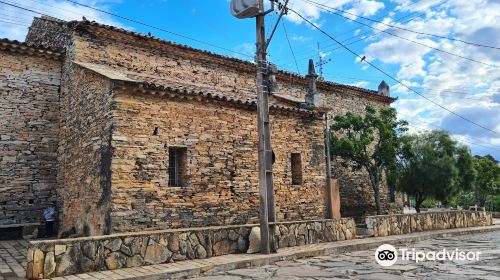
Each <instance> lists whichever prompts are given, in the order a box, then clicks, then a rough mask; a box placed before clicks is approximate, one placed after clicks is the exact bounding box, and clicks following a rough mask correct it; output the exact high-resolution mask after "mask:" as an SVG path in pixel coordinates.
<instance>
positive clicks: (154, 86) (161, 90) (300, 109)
mask: <svg viewBox="0 0 500 280" xmlns="http://www.w3.org/2000/svg"><path fill="white" fill-rule="evenodd" d="M74 63H75V64H76V65H79V66H80V67H82V68H84V69H87V70H90V71H92V72H94V73H97V74H99V75H101V76H104V77H106V78H108V79H110V80H112V81H114V82H115V83H116V85H118V86H120V85H121V86H125V87H127V88H136V89H139V90H140V91H149V92H150V93H153V94H157V95H160V96H166V95H168V96H170V95H178V97H180V98H181V99H183V98H188V99H192V98H195V97H200V98H206V99H211V100H214V101H222V102H226V103H230V104H233V105H238V106H246V107H252V108H255V107H256V106H257V100H256V98H238V97H236V96H230V95H227V94H226V93H221V92H219V91H216V90H214V89H210V88H200V87H199V86H195V85H189V84H185V85H183V84H180V83H178V82H173V81H169V80H166V79H155V80H154V82H151V81H148V80H147V79H144V77H142V79H141V77H139V76H134V77H131V76H130V75H129V74H127V73H124V72H121V71H119V70H117V69H114V68H111V67H108V66H104V65H99V64H94V63H83V62H74ZM172 97H174V96H172ZM288 101H289V102H288V103H283V102H281V101H280V100H279V99H278V98H273V97H272V96H271V98H270V105H269V107H270V109H271V110H281V111H289V112H297V113H303V114H309V115H319V112H318V111H315V110H311V109H307V108H305V107H304V106H303V105H304V104H303V103H302V102H299V101H298V100H295V101H291V100H288Z"/></svg>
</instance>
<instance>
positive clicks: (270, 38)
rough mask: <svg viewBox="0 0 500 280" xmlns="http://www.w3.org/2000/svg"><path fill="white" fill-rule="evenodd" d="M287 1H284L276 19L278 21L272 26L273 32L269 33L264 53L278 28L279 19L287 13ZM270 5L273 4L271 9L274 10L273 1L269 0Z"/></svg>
mask: <svg viewBox="0 0 500 280" xmlns="http://www.w3.org/2000/svg"><path fill="white" fill-rule="evenodd" d="M288 1H289V0H286V1H285V4H284V5H283V7H282V8H281V11H280V15H279V17H278V20H277V21H276V24H275V25H274V28H273V31H272V32H271V36H269V39H267V41H266V45H265V46H264V51H267V47H269V44H270V43H271V40H272V39H273V36H274V33H275V32H276V28H277V27H278V24H279V23H280V20H281V18H282V17H283V15H284V14H286V13H287V5H288ZM271 3H273V8H274V1H273V0H271Z"/></svg>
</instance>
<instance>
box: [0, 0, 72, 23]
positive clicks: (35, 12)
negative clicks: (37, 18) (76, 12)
mask: <svg viewBox="0 0 500 280" xmlns="http://www.w3.org/2000/svg"><path fill="white" fill-rule="evenodd" d="M0 3H2V4H4V5H8V6H11V7H14V8H18V9H22V10H25V11H28V12H31V13H34V14H39V15H43V16H49V17H52V18H57V19H59V20H71V19H70V18H69V17H67V16H62V15H60V14H59V15H58V17H56V16H51V15H49V14H48V13H44V12H40V11H38V10H35V9H32V8H26V7H22V6H19V5H16V4H13V3H10V2H5V1H0Z"/></svg>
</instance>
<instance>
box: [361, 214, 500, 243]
mask: <svg viewBox="0 0 500 280" xmlns="http://www.w3.org/2000/svg"><path fill="white" fill-rule="evenodd" d="M366 224H367V227H368V233H369V234H373V236H375V237H377V236H388V235H398V234H407V233H412V232H420V231H428V230H441V229H450V228H463V227H476V226H488V225H492V224H493V218H492V215H491V213H490V212H475V211H443V212H428V213H420V214H400V215H380V216H369V217H366Z"/></svg>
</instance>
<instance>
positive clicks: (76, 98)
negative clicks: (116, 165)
mask: <svg viewBox="0 0 500 280" xmlns="http://www.w3.org/2000/svg"><path fill="white" fill-rule="evenodd" d="M64 67H65V71H64V76H63V83H62V85H61V125H60V131H59V135H60V139H61V141H60V143H59V151H58V161H59V169H58V181H59V188H58V192H59V197H60V201H59V204H60V205H59V217H60V221H61V228H60V231H59V234H60V235H61V236H62V237H67V236H70V235H73V234H83V235H99V234H109V233H110V232H111V229H110V207H111V205H110V201H111V158H112V156H113V149H112V147H111V134H112V129H113V126H112V122H111V113H112V111H111V103H112V100H113V97H112V96H113V92H112V90H111V82H110V81H109V80H107V79H104V78H103V77H101V76H99V75H97V74H94V73H91V72H88V71H86V70H84V69H81V68H80V67H78V66H76V65H73V64H71V63H70V62H68V63H67V64H66V65H65V66H64Z"/></svg>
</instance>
